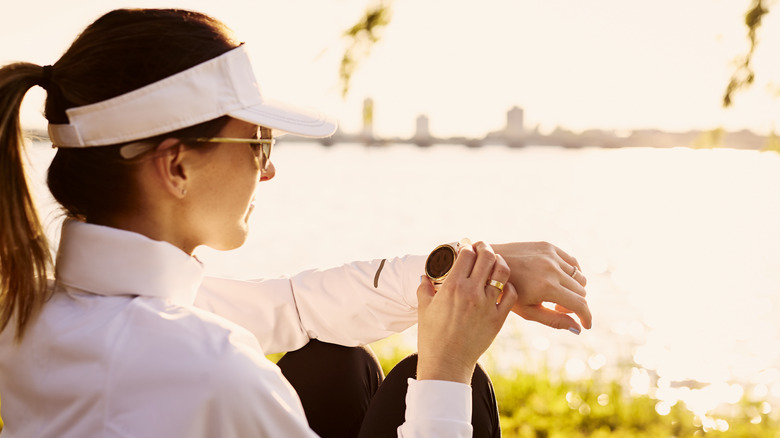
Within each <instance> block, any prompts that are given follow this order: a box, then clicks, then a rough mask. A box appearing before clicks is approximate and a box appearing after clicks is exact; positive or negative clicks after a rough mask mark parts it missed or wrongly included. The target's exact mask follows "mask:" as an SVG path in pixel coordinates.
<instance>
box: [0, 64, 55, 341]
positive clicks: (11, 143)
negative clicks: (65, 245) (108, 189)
mask: <svg viewBox="0 0 780 438" xmlns="http://www.w3.org/2000/svg"><path fill="white" fill-rule="evenodd" d="M50 75H51V67H48V66H47V67H40V66H37V65H35V64H29V63H15V64H10V65H6V66H4V67H2V68H0V331H3V330H5V328H6V327H7V326H8V324H9V323H10V322H11V321H12V320H15V324H14V325H15V334H14V338H15V340H16V341H17V342H19V341H21V339H22V337H23V336H24V331H25V329H26V327H27V326H28V325H29V323H30V322H31V320H32V319H33V318H34V317H35V315H36V313H37V312H38V311H39V310H40V308H41V307H42V306H43V303H44V302H45V301H46V300H47V298H48V296H49V290H48V283H47V271H48V270H49V269H50V266H51V253H50V251H49V244H48V242H47V239H46V236H45V234H44V232H43V227H42V226H41V222H40V220H39V218H38V214H37V212H36V209H35V204H34V202H33V199H32V195H31V194H30V189H29V187H28V184H27V176H26V175H25V171H24V162H23V158H24V153H23V147H24V144H23V138H22V128H21V122H20V120H19V112H20V108H21V104H22V99H23V98H24V95H25V94H26V93H27V91H28V90H29V89H30V88H32V87H33V86H35V85H44V84H45V85H48V84H47V82H48V81H49V79H50Z"/></svg>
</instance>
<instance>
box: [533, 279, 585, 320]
mask: <svg viewBox="0 0 780 438" xmlns="http://www.w3.org/2000/svg"><path fill="white" fill-rule="evenodd" d="M570 281H571V282H572V283H575V284H576V282H574V281H572V280H570ZM545 301H547V302H551V303H555V304H556V305H558V306H562V307H564V308H566V309H569V310H571V312H572V313H574V314H576V315H577V317H578V318H579V319H580V321H581V322H582V325H584V326H585V328H588V329H589V328H591V323H592V320H593V316H592V315H591V313H590V308H588V302H587V300H585V298H584V297H583V296H582V295H580V294H577V293H575V292H573V291H571V290H569V289H565V288H558V290H556V291H555V292H554V293H553V295H552V296H550V297H547V298H546V299H545ZM548 310H550V311H551V312H554V311H553V310H552V309H548ZM521 316H522V315H521Z"/></svg>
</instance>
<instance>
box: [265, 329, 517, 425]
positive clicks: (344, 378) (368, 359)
mask: <svg viewBox="0 0 780 438" xmlns="http://www.w3.org/2000/svg"><path fill="white" fill-rule="evenodd" d="M278 365H279V367H280V368H281V369H282V373H283V374H284V376H285V378H287V380H288V381H289V382H290V383H291V384H292V386H293V387H294V388H295V390H296V391H297V392H298V396H299V397H300V399H301V403H302V404H303V409H304V411H305V412H306V418H307V419H308V421H309V425H310V426H311V428H312V429H313V430H314V431H315V432H317V434H319V435H320V436H321V437H325V438H329V437H333V438H349V437H361V438H383V437H395V436H397V433H396V429H397V428H398V426H400V425H401V423H403V422H404V412H405V410H406V403H405V399H406V388H407V379H408V378H409V377H415V375H416V371H417V355H416V354H413V355H411V356H409V357H407V358H406V359H404V360H402V361H401V362H399V363H398V365H396V366H395V367H394V368H393V369H392V371H391V372H390V373H389V374H388V375H387V378H384V375H383V372H382V368H381V367H380V365H379V361H378V360H377V358H376V356H375V355H374V353H373V351H371V349H370V348H369V347H367V346H364V347H344V346H341V345H334V344H327V343H324V342H320V341H317V340H314V339H313V340H311V341H309V343H308V344H306V345H305V346H304V347H303V348H301V349H300V350H296V351H292V352H289V353H287V354H285V355H284V357H282V358H281V359H280V360H279V362H278ZM471 391H472V404H473V407H472V418H471V424H472V425H473V427H474V436H475V437H484V438H495V437H500V436H501V428H500V426H499V422H498V406H497V404H496V396H495V393H494V391H493V384H492V382H491V381H490V377H488V375H487V374H486V373H485V371H484V370H483V369H482V367H481V366H479V365H477V368H476V370H475V371H474V375H473V376H472V380H471Z"/></svg>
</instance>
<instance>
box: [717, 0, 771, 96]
mask: <svg viewBox="0 0 780 438" xmlns="http://www.w3.org/2000/svg"><path fill="white" fill-rule="evenodd" d="M769 3H770V0H753V3H752V4H751V5H750V8H749V9H748V11H747V12H746V13H745V26H747V28H748V40H749V41H750V47H749V49H748V52H747V54H745V56H744V58H743V59H742V60H741V61H740V63H739V64H738V65H737V68H736V69H735V70H734V73H733V74H732V75H731V79H730V80H729V83H728V85H727V86H726V93H725V95H724V96H723V106H724V107H729V106H730V105H731V103H732V99H733V96H734V94H735V93H736V92H737V91H738V90H740V89H744V88H747V87H749V86H750V85H751V84H753V80H754V79H755V77H756V75H755V72H754V71H753V65H752V61H753V54H754V53H755V51H756V46H758V38H757V37H756V32H757V31H758V29H759V28H760V27H761V19H762V18H763V17H764V15H766V14H768V13H769Z"/></svg>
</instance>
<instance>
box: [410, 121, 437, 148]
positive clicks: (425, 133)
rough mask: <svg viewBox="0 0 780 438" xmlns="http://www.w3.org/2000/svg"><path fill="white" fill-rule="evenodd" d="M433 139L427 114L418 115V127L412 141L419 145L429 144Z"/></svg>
mask: <svg viewBox="0 0 780 438" xmlns="http://www.w3.org/2000/svg"><path fill="white" fill-rule="evenodd" d="M432 140H433V136H432V135H431V128H430V119H429V118H428V116H426V115H425V114H420V115H419V116H417V123H416V128H415V131H414V137H412V141H413V142H414V143H416V144H417V145H419V146H429V145H430V144H431V142H432Z"/></svg>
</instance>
